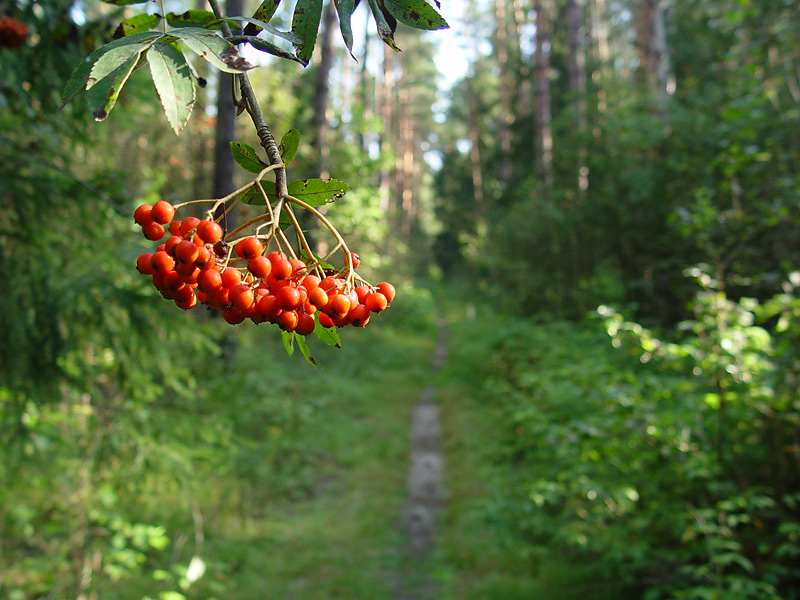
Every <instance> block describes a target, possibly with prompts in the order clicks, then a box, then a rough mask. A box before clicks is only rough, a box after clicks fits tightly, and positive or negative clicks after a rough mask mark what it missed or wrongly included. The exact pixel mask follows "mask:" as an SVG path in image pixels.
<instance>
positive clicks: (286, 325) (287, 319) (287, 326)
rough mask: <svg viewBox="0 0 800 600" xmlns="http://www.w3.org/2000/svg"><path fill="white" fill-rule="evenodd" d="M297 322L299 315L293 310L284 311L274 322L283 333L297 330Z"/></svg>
mask: <svg viewBox="0 0 800 600" xmlns="http://www.w3.org/2000/svg"><path fill="white" fill-rule="evenodd" d="M298 321H299V315H298V314H297V311H294V310H285V311H283V312H282V313H281V314H279V315H278V316H277V317H275V322H276V323H277V324H278V326H279V327H280V328H281V329H283V330H284V331H294V330H295V329H296V328H297V323H298Z"/></svg>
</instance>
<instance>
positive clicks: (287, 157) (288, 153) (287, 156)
mask: <svg viewBox="0 0 800 600" xmlns="http://www.w3.org/2000/svg"><path fill="white" fill-rule="evenodd" d="M299 146H300V132H299V131H298V130H297V129H290V130H289V131H287V132H286V133H285V134H283V137H282V138H281V145H280V152H281V160H283V164H284V165H286V166H287V167H288V166H289V163H291V162H292V159H293V158H294V156H295V154H297V148H298V147H299Z"/></svg>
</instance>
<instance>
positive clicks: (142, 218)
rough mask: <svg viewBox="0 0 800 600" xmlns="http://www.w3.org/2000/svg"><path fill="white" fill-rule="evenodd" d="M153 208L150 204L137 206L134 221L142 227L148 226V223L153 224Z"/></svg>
mask: <svg viewBox="0 0 800 600" xmlns="http://www.w3.org/2000/svg"><path fill="white" fill-rule="evenodd" d="M152 210H153V207H152V206H150V205H149V204H142V205H141V206H137V207H136V210H135V211H133V220H134V221H136V223H137V224H138V225H140V226H142V227H144V226H145V225H147V224H148V223H152V222H153V217H151V216H150V214H151V212H152Z"/></svg>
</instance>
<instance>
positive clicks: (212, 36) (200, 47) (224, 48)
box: [170, 27, 253, 73]
mask: <svg viewBox="0 0 800 600" xmlns="http://www.w3.org/2000/svg"><path fill="white" fill-rule="evenodd" d="M170 33H171V34H172V35H174V36H175V37H178V38H180V40H181V41H182V42H183V43H185V44H186V45H187V46H188V47H189V49H190V50H191V51H192V52H194V53H195V54H197V55H198V56H201V57H202V58H204V59H206V60H207V61H208V62H209V63H211V64H212V65H213V66H215V67H217V68H218V69H219V70H220V71H225V72H226V73H242V72H244V71H248V70H249V69H252V68H253V65H251V64H250V63H249V62H247V61H246V60H245V59H244V58H243V57H242V55H241V54H239V51H238V50H237V49H236V46H233V45H232V44H231V43H230V42H227V41H226V40H224V39H223V38H221V37H220V36H218V35H217V34H216V33H214V32H213V31H208V30H207V29H199V28H196V27H187V28H184V29H176V30H174V31H171V32H170Z"/></svg>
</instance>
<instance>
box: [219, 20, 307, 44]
mask: <svg viewBox="0 0 800 600" xmlns="http://www.w3.org/2000/svg"><path fill="white" fill-rule="evenodd" d="M222 21H223V19H217V20H216V21H211V23H207V24H206V29H210V28H212V27H214V26H215V25H218V24H220V23H222ZM227 21H228V23H229V24H230V25H231V27H237V26H238V22H239V21H244V22H246V23H248V24H250V25H255V26H257V27H258V29H259V30H264V31H266V32H267V33H271V34H272V35H275V36H277V37H279V38H283V39H284V40H286V41H287V42H291V43H292V44H299V43H301V42H302V40H301V39H300V36H298V35H297V34H296V33H294V32H293V31H281V30H280V29H278V28H277V27H273V26H272V25H269V24H267V23H265V22H264V21H259V20H258V19H251V18H250V17H228V19H227ZM244 35H245V36H251V35H252V36H255V35H257V34H249V33H245V34H244Z"/></svg>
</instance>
